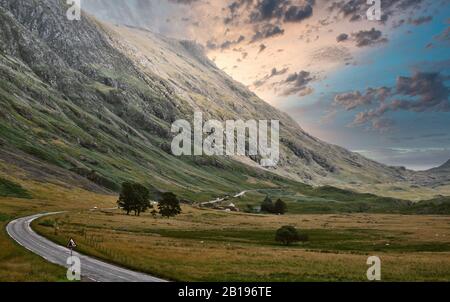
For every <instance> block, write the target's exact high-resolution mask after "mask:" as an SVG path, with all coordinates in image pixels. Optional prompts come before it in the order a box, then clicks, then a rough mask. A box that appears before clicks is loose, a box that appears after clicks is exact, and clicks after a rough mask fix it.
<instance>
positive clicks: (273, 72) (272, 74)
mask: <svg viewBox="0 0 450 302" xmlns="http://www.w3.org/2000/svg"><path fill="white" fill-rule="evenodd" d="M288 70H289V68H287V67H286V68H282V69H280V70H278V69H277V68H272V70H271V71H270V73H269V74H268V75H266V76H264V78H262V79H260V80H257V81H255V82H254V83H253V86H255V87H256V88H259V87H261V86H263V85H264V84H266V82H267V81H268V80H269V79H271V78H273V77H276V76H280V75H283V74H285V73H286V72H287V71H288Z"/></svg>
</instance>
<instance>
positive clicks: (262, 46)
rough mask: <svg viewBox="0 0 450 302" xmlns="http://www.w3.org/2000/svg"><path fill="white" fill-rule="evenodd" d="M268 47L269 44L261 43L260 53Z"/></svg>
mask: <svg viewBox="0 0 450 302" xmlns="http://www.w3.org/2000/svg"><path fill="white" fill-rule="evenodd" d="M266 48H267V46H266V45H265V44H261V45H259V51H258V53H261V52H263V51H264V50H266Z"/></svg>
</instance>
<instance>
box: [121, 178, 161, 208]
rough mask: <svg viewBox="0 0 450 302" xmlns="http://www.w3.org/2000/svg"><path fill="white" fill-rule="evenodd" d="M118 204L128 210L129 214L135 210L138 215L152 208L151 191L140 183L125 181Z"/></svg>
mask: <svg viewBox="0 0 450 302" xmlns="http://www.w3.org/2000/svg"><path fill="white" fill-rule="evenodd" d="M117 205H118V206H119V208H121V209H123V210H124V211H125V212H127V215H130V212H131V211H133V212H134V214H135V215H136V216H140V215H141V213H144V212H145V211H147V210H148V209H149V208H152V205H151V204H150V192H149V191H148V189H147V188H146V187H144V186H142V185H140V184H138V183H132V182H124V183H123V184H122V189H121V191H120V196H119V200H118V201H117Z"/></svg>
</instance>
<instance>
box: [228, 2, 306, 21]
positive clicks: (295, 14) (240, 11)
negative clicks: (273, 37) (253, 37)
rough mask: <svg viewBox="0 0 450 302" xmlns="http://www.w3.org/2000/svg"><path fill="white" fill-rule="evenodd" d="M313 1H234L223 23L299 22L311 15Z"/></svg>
mask: <svg viewBox="0 0 450 302" xmlns="http://www.w3.org/2000/svg"><path fill="white" fill-rule="evenodd" d="M314 4H315V1H314V0H236V1H234V2H232V3H231V4H230V5H229V6H228V7H227V9H228V13H229V14H228V16H227V17H226V18H225V23H226V24H230V23H233V22H238V23H239V22H240V21H243V20H244V19H245V20H247V21H248V22H250V23H267V22H269V23H270V22H273V21H276V22H278V23H283V22H301V21H303V20H304V19H307V18H309V17H311V16H312V15H313V6H314Z"/></svg>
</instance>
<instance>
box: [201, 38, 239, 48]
mask: <svg viewBox="0 0 450 302" xmlns="http://www.w3.org/2000/svg"><path fill="white" fill-rule="evenodd" d="M244 40H245V37H244V36H242V35H241V36H239V38H237V39H236V40H226V41H223V42H221V43H220V44H217V43H215V42H213V41H211V40H210V41H208V42H206V47H207V48H209V49H222V50H224V49H228V48H230V47H232V46H234V45H237V44H239V43H241V42H243V41H244Z"/></svg>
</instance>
